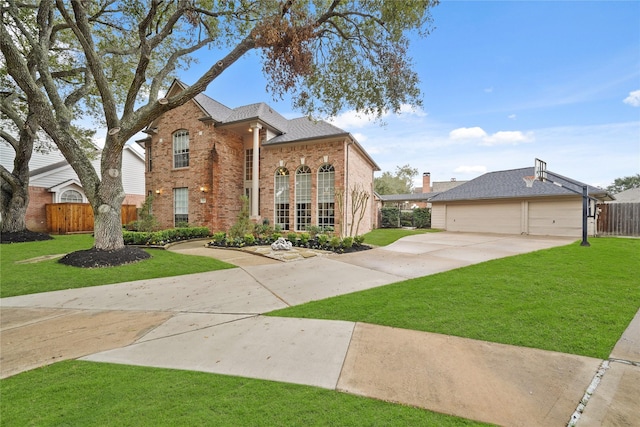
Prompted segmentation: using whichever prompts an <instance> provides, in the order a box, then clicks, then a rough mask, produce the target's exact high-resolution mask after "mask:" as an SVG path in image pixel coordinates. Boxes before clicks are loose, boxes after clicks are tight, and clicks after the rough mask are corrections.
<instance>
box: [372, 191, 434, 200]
mask: <svg viewBox="0 0 640 427" xmlns="http://www.w3.org/2000/svg"><path fill="white" fill-rule="evenodd" d="M438 194H440V193H433V192H431V193H411V194H380V195H379V196H380V200H382V201H383V202H405V201H406V202H409V201H411V202H426V201H429V200H431V198H432V197H435V196H437V195H438Z"/></svg>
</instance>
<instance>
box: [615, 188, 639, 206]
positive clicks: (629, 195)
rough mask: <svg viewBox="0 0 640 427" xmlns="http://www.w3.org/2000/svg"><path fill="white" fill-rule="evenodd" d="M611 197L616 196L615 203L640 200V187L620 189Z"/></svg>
mask: <svg viewBox="0 0 640 427" xmlns="http://www.w3.org/2000/svg"><path fill="white" fill-rule="evenodd" d="M613 197H615V198H616V200H615V201H614V202H615V203H634V202H640V187H638V188H630V189H628V190H625V191H621V192H620V193H618V194H614V195H613Z"/></svg>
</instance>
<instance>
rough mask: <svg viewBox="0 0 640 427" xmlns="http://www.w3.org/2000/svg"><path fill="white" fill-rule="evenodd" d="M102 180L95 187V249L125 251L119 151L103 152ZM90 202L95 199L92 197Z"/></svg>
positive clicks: (93, 205) (123, 195)
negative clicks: (96, 189)
mask: <svg viewBox="0 0 640 427" xmlns="http://www.w3.org/2000/svg"><path fill="white" fill-rule="evenodd" d="M101 168H102V180H101V181H100V184H98V191H97V192H96V195H97V197H95V199H97V200H95V202H97V203H93V202H92V204H91V205H92V207H93V215H94V228H93V230H94V237H95V242H94V247H95V248H96V249H102V250H115V249H122V248H124V239H123V237H122V217H121V209H122V201H123V200H124V197H125V193H124V188H123V187H122V175H121V173H120V171H121V170H122V150H110V151H108V150H105V151H103V155H102V161H101ZM91 198H92V199H93V198H94V197H91Z"/></svg>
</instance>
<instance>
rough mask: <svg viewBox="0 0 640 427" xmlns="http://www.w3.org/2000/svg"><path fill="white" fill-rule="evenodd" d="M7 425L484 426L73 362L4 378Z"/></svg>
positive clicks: (191, 376)
mask: <svg viewBox="0 0 640 427" xmlns="http://www.w3.org/2000/svg"><path fill="white" fill-rule="evenodd" d="M0 391H1V394H2V399H1V400H0V411H1V413H2V418H1V424H2V425H6V426H15V425H20V426H58V425H65V426H89V425H92V426H98V425H99V426H118V427H122V426H136V427H143V426H153V427H156V426H196V425H211V426H258V425H259V426H264V427H268V426H289V425H290V426H293V425H300V426H320V425H321V426H331V425H335V426H341V425H348V426H387V425H411V426H445V427H446V426H480V425H485V424H481V423H478V422H474V421H470V420H465V419H462V418H456V417H452V416H447V415H442V414H437V413H434V412H429V411H425V410H422V409H418V408H412V407H408V406H402V405H397V404H392V403H388V402H383V401H379V400H374V399H369V398H364V397H359V396H354V395H349V394H344V393H339V392H336V391H332V390H325V389H321V388H315V387H308V386H301V385H295V384H285V383H276V382H270V381H263V380H254V379H247V378H238V377H230V376H223V375H213V374H209V373H201V372H189V371H177V370H168V369H156V368H145V367H134V366H123V365H109V364H103V363H91V362H78V361H66V362H59V363H56V364H54V365H51V366H48V367H44V368H40V369H36V370H33V371H29V372H25V373H22V374H19V375H16V376H14V377H11V378H7V379H4V380H2V381H0Z"/></svg>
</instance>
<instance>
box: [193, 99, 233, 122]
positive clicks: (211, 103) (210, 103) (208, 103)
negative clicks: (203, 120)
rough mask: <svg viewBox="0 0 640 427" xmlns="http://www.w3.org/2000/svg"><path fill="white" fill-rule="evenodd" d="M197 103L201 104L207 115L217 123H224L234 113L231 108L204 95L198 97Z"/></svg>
mask: <svg viewBox="0 0 640 427" xmlns="http://www.w3.org/2000/svg"><path fill="white" fill-rule="evenodd" d="M195 101H196V102H197V103H198V104H200V106H201V107H202V108H203V109H204V110H205V111H206V112H207V114H209V116H211V118H212V119H213V120H215V121H216V122H222V121H223V120H224V119H226V118H227V117H228V116H229V115H230V114H231V113H232V112H233V110H232V109H231V108H229V107H227V106H226V105H223V104H221V103H219V102H218V101H216V100H215V99H212V98H209V97H208V96H207V95H205V94H203V93H199V94H198V95H196V97H195Z"/></svg>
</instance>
